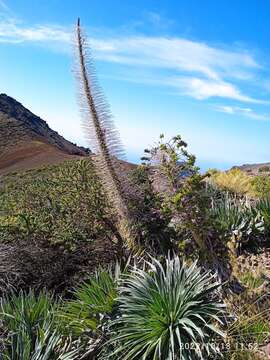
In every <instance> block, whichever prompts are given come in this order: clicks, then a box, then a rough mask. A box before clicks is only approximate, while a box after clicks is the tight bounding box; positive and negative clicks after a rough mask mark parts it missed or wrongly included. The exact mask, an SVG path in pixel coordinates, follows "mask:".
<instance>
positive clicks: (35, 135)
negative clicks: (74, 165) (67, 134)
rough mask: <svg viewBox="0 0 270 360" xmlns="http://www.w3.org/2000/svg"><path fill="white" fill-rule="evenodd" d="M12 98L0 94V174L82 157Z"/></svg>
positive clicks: (82, 150)
mask: <svg viewBox="0 0 270 360" xmlns="http://www.w3.org/2000/svg"><path fill="white" fill-rule="evenodd" d="M88 153H89V151H87V149H85V148H83V147H78V146H76V145H75V144H73V143H71V142H70V141H67V140H66V139H64V138H63V137H62V136H61V135H59V134H58V133H57V132H56V131H54V130H52V129H51V128H50V127H49V126H48V124H47V123H46V122H45V121H44V120H42V119H41V118H40V117H38V116H36V115H34V114H33V113H32V112H31V111H29V110H28V109H26V108H25V107H24V106H23V105H22V104H20V103H19V102H17V101H16V100H15V99H13V98H11V97H9V96H7V95H5V94H0V175H1V174H3V173H7V172H10V171H17V170H25V169H28V168H33V167H37V166H40V165H44V164H51V163H58V162H61V161H63V160H66V159H70V158H72V157H75V158H77V157H81V156H86V155H87V154H88Z"/></svg>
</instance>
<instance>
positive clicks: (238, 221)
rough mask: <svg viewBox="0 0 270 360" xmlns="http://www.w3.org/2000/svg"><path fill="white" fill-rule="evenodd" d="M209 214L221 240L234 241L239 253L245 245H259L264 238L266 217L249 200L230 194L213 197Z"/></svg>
mask: <svg viewBox="0 0 270 360" xmlns="http://www.w3.org/2000/svg"><path fill="white" fill-rule="evenodd" d="M209 214H210V216H211V218H212V221H213V228H214V230H215V232H216V233H217V235H218V236H219V238H220V239H221V241H224V240H225V241H232V243H233V244H234V246H235V250H236V251H237V252H238V253H239V252H240V251H241V248H242V247H243V246H244V245H245V246H258V245H259V244H260V243H261V241H262V240H263V239H264V233H265V224H264V218H263V216H262V214H261V212H260V211H258V209H257V208H256V206H252V204H251V203H250V202H249V201H248V200H243V199H242V200H241V199H238V198H236V197H232V196H230V195H228V194H227V195H226V196H223V197H221V198H218V199H213V201H212V207H211V209H210V210H209Z"/></svg>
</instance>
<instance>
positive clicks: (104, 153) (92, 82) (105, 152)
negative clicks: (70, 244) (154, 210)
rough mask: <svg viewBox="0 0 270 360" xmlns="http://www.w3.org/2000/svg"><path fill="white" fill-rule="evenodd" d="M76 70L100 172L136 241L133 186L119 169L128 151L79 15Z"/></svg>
mask: <svg viewBox="0 0 270 360" xmlns="http://www.w3.org/2000/svg"><path fill="white" fill-rule="evenodd" d="M75 46H76V55H77V56H76V60H77V61H76V62H77V63H76V68H77V70H76V74H77V77H78V83H79V101H80V107H81V113H82V117H83V127H84V130H85V133H86V135H87V139H88V141H89V145H90V146H91V149H92V150H93V151H94V152H95V154H96V157H95V162H96V164H97V170H98V174H99V176H100V178H101V181H102V183H103V185H104V187H105V189H106V190H107V193H108V196H109V197H110V200H111V202H112V204H113V205H114V207H115V210H116V211H117V214H118V225H119V229H118V231H119V233H120V234H121V237H122V238H123V239H125V240H126V241H127V243H128V244H130V245H133V244H134V242H135V241H134V239H135V236H134V234H133V231H132V226H131V223H132V221H131V214H130V211H129V208H128V200H127V198H128V192H129V191H130V186H129V185H128V183H127V179H125V178H123V175H122V174H121V172H120V170H119V160H118V159H121V158H122V159H123V156H124V151H123V146H122V143H121V141H120V137H119V133H118V131H117V130H116V128H115V126H114V123H113V120H112V115H111V112H110V109H109V106H108V104H107V102H106V100H105V97H104V95H103V92H102V89H101V88H100V86H99V84H98V81H97V78H96V76H95V68H94V64H93V59H92V57H91V51H90V49H89V46H88V43H87V39H86V37H85V35H84V34H83V30H82V28H81V25H80V19H78V22H77V26H76V39H75Z"/></svg>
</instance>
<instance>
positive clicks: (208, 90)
mask: <svg viewBox="0 0 270 360" xmlns="http://www.w3.org/2000/svg"><path fill="white" fill-rule="evenodd" d="M1 1H2V0H0V4H1ZM148 16H150V17H151V18H152V21H155V22H160V21H161V18H160V17H159V15H158V14H156V13H151V14H148ZM71 39H72V29H71V28H65V27H62V26H56V25H36V26H24V25H23V23H20V22H18V21H17V20H14V19H13V18H5V19H2V20H1V18H0V43H1V42H2V43H13V44H18V43H38V44H43V45H48V46H51V45H52V44H55V43H57V44H58V45H59V46H58V50H61V49H64V51H66V48H67V46H69V44H70V42H71ZM90 45H91V47H92V48H93V51H94V53H95V56H96V58H97V59H99V60H102V61H107V62H113V63H117V64H122V65H126V66H132V67H133V69H135V68H145V69H146V70H147V69H151V72H153V71H155V70H162V71H155V76H156V82H157V83H159V84H160V85H162V84H163V85H166V86H170V87H172V88H176V89H177V91H178V92H179V93H181V94H184V95H187V96H190V97H193V98H195V99H197V100H205V99H209V98H214V97H219V98H227V99H233V100H235V101H239V102H246V103H248V102H249V103H264V101H262V100H260V99H256V98H253V97H252V96H249V95H247V94H246V93H245V92H243V90H242V87H244V86H245V84H246V83H248V84H252V82H254V81H255V79H256V75H257V73H258V72H260V71H261V66H260V64H259V63H258V61H257V60H256V59H255V57H254V56H253V55H252V53H251V52H248V51H246V50H239V49H234V48H231V49H228V48H227V49H225V48H222V47H215V46H210V45H209V44H206V43H204V42H200V41H191V40H188V39H185V38H180V37H154V36H143V35H142V36H130V35H129V36H123V35H119V34H116V35H115V36H109V37H104V36H103V37H101V36H99V37H92V38H91V39H90ZM163 71H167V72H169V73H171V74H173V75H170V76H168V75H166V76H165V75H162V72H163ZM140 80H141V81H142V82H143V81H144V80H143V79H139V81H140Z"/></svg>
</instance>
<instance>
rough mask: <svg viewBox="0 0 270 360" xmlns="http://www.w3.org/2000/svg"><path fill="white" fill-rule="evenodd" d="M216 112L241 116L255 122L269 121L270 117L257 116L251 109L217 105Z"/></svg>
mask: <svg viewBox="0 0 270 360" xmlns="http://www.w3.org/2000/svg"><path fill="white" fill-rule="evenodd" d="M216 110H217V111H220V112H223V113H226V114H230V115H241V116H246V117H249V118H251V119H255V120H264V121H270V115H265V114H259V113H257V112H256V111H255V110H253V109H251V108H246V107H245V108H243V107H238V106H228V105H219V106H217V107H216Z"/></svg>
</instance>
